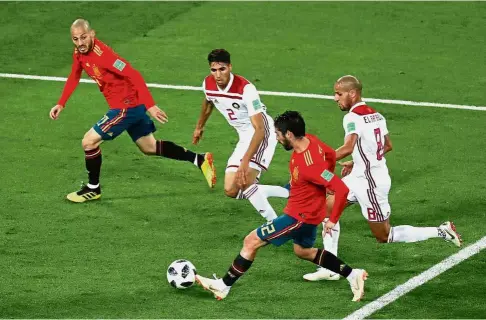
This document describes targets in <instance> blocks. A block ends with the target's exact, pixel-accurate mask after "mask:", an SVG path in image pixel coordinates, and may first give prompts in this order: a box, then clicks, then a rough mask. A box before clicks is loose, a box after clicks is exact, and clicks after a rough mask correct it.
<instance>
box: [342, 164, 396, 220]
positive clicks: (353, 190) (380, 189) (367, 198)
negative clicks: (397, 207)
mask: <svg viewBox="0 0 486 320" xmlns="http://www.w3.org/2000/svg"><path fill="white" fill-rule="evenodd" d="M367 176H368V178H367V177H365V176H363V177H356V176H353V175H352V173H351V174H350V175H348V176H345V177H344V178H342V180H343V182H344V183H345V184H346V186H347V187H348V188H349V193H348V201H349V202H351V203H356V202H358V203H359V205H360V207H361V213H362V214H363V217H365V219H366V220H368V221H371V222H382V221H385V220H387V219H388V218H389V217H390V213H391V207H390V203H389V202H388V193H389V192H390V187H391V179H390V176H389V175H388V174H386V175H378V174H368V175H367Z"/></svg>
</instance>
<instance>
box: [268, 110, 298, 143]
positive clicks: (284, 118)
mask: <svg viewBox="0 0 486 320" xmlns="http://www.w3.org/2000/svg"><path fill="white" fill-rule="evenodd" d="M274 122H275V128H276V129H277V130H278V131H280V132H282V134H285V133H286V132H287V131H290V132H292V133H293V134H294V136H295V137H296V138H302V137H304V136H305V121H304V118H302V115H301V114H300V113H299V112H297V111H290V110H287V111H285V112H284V113H282V114H279V115H278V116H276V117H275V120H274Z"/></svg>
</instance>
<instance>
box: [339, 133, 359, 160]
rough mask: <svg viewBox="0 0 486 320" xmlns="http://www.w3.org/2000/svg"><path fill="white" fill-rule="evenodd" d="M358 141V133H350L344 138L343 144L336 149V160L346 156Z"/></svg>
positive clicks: (351, 151)
mask: <svg viewBox="0 0 486 320" xmlns="http://www.w3.org/2000/svg"><path fill="white" fill-rule="evenodd" d="M356 141H358V135H357V134H355V133H352V134H350V135H347V136H346V138H344V144H343V145H342V146H340V147H339V148H338V149H337V150H336V161H338V160H341V159H343V158H346V157H347V156H349V155H350V154H352V153H353V149H354V146H355V145H356Z"/></svg>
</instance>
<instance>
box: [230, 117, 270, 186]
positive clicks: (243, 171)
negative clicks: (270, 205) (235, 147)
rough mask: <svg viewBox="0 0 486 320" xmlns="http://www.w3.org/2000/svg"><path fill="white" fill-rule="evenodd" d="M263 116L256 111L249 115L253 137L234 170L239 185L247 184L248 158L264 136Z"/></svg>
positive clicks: (255, 150)
mask: <svg viewBox="0 0 486 320" xmlns="http://www.w3.org/2000/svg"><path fill="white" fill-rule="evenodd" d="M264 116H265V115H264V114H263V113H257V114H255V115H253V116H251V117H250V120H251V124H252V126H253V128H254V129H255V133H253V137H252V138H251V141H250V146H249V147H248V150H246V153H245V155H244V156H243V158H242V159H241V163H240V167H239V168H238V171H237V172H236V183H237V185H239V186H244V185H246V184H247V182H248V181H247V176H248V173H249V168H250V167H249V166H250V160H251V158H253V156H254V155H255V153H256V152H257V151H258V147H260V144H261V143H262V141H263V139H264V138H265V123H264V121H263V117H264Z"/></svg>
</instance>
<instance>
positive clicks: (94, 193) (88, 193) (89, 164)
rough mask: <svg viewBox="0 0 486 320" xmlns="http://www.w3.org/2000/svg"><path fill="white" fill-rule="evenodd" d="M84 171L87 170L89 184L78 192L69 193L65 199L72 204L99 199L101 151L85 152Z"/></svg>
mask: <svg viewBox="0 0 486 320" xmlns="http://www.w3.org/2000/svg"><path fill="white" fill-rule="evenodd" d="M84 153H85V162H86V170H88V178H89V183H88V184H87V185H82V186H81V189H80V190H79V191H74V192H71V193H70V194H68V195H67V197H66V198H67V199H68V200H69V201H72V202H76V203H81V202H85V201H90V200H96V199H99V198H100V197H101V187H100V171H101V163H102V157H101V149H100V148H99V147H97V148H96V149H93V150H85V151H84Z"/></svg>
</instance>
